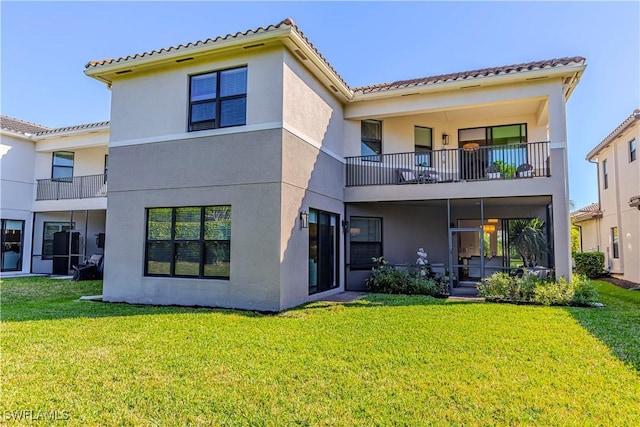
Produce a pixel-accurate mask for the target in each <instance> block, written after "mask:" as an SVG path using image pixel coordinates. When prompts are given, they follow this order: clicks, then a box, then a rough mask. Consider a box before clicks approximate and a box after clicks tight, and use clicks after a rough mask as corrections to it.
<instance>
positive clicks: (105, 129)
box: [32, 125, 110, 141]
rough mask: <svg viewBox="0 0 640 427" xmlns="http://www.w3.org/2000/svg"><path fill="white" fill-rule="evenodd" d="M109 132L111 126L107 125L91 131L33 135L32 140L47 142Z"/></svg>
mask: <svg viewBox="0 0 640 427" xmlns="http://www.w3.org/2000/svg"><path fill="white" fill-rule="evenodd" d="M109 130H110V128H109V125H106V126H100V127H95V128H90V129H76V130H70V131H66V132H56V133H48V134H44V135H33V137H32V139H33V140H34V141H45V140H48V139H54V138H64V137H69V136H81V135H90V134H94V133H99V132H109Z"/></svg>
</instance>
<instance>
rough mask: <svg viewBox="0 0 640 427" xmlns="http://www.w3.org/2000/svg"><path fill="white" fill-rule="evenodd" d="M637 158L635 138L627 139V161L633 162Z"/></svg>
mask: <svg viewBox="0 0 640 427" xmlns="http://www.w3.org/2000/svg"><path fill="white" fill-rule="evenodd" d="M637 158H638V154H637V152H636V140H635V139H632V140H631V141H629V163H631V162H633V161H634V160H635V159H637Z"/></svg>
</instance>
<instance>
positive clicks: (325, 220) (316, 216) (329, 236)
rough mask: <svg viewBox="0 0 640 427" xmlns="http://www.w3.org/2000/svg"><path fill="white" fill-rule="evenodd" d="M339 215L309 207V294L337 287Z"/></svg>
mask: <svg viewBox="0 0 640 427" xmlns="http://www.w3.org/2000/svg"><path fill="white" fill-rule="evenodd" d="M339 221H340V216H339V215H337V214H334V213H330V212H324V211H320V210H317V209H309V295H311V294H315V293H318V292H323V291H326V290H328V289H333V288H337V287H338V285H339V280H338V274H339V271H340V268H339V263H340V251H339V248H340V246H339V243H340V239H339V235H338V223H339Z"/></svg>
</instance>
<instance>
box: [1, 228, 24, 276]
mask: <svg viewBox="0 0 640 427" xmlns="http://www.w3.org/2000/svg"><path fill="white" fill-rule="evenodd" d="M23 233H24V221H20V220H13V219H3V220H2V271H20V270H22V238H23Z"/></svg>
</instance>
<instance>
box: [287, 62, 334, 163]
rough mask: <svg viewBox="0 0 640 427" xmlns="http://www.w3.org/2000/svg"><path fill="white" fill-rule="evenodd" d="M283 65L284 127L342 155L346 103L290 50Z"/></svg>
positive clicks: (308, 141) (310, 141)
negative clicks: (344, 107) (331, 91)
mask: <svg viewBox="0 0 640 427" xmlns="http://www.w3.org/2000/svg"><path fill="white" fill-rule="evenodd" d="M283 66H284V69H283V89H284V92H283V113H282V114H283V125H284V128H285V129H287V130H289V131H290V132H291V133H294V134H296V135H297V136H298V137H299V138H301V139H302V140H303V141H305V142H307V143H310V144H312V145H315V146H317V147H322V149H323V150H326V151H327V152H329V153H331V154H333V155H336V156H341V155H342V153H343V136H342V135H343V129H342V127H343V107H342V103H341V102H339V101H338V100H337V99H336V97H335V96H334V95H333V94H332V93H329V91H328V90H327V89H326V87H325V86H324V85H323V84H322V83H320V82H319V81H318V80H317V78H316V77H314V76H313V75H312V74H311V73H310V72H309V70H308V69H307V68H305V67H304V66H303V65H302V64H300V62H299V60H298V59H296V58H294V57H293V56H292V55H291V53H289V52H288V51H285V54H284V64H283Z"/></svg>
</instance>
